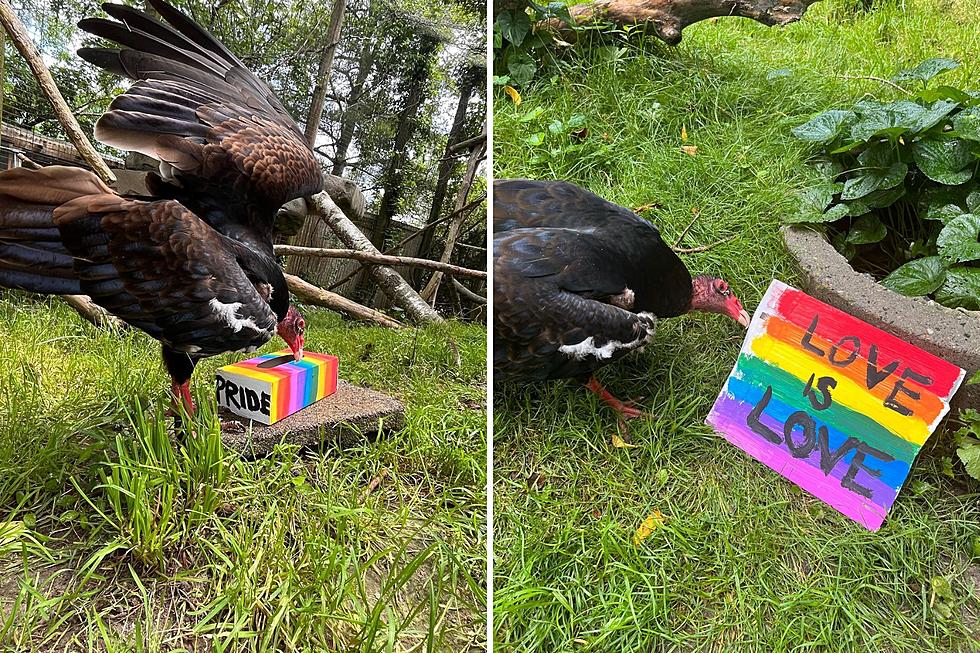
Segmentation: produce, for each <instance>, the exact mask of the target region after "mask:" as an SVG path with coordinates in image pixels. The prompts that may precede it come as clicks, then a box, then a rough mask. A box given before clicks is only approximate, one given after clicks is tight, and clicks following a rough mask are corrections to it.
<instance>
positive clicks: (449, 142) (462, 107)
mask: <svg viewBox="0 0 980 653" xmlns="http://www.w3.org/2000/svg"><path fill="white" fill-rule="evenodd" d="M480 70H484V71H485V70H486V69H485V68H483V69H481V68H478V67H476V66H468V67H467V69H466V72H464V73H463V78H462V80H461V83H460V86H459V102H458V103H457V104H456V115H455V116H454V117H453V125H452V127H450V129H449V138H447V139H446V149H445V151H444V152H443V153H442V160H441V161H440V162H439V177H438V179H437V180H436V189H435V192H434V193H433V195H432V205H431V206H430V207H429V218H428V220H426V222H425V223H426V224H427V225H428V224H431V223H433V222H435V221H436V220H438V219H439V215H440V214H441V213H442V204H443V202H444V201H445V199H446V188H447V187H448V186H449V178H450V177H451V176H452V172H453V168H454V167H456V159H455V158H454V157H453V156H452V155H451V154H450V150H451V149H452V147H453V146H454V145H455V144H456V143H457V141H459V140H460V137H461V136H462V132H463V126H464V125H465V124H466V109H467V106H468V105H469V103H470V98H471V97H472V96H473V91H474V90H475V88H476V82H477V78H478V77H479V73H480ZM434 233H435V229H429V230H428V231H426V232H425V234H424V235H423V236H422V241H421V243H420V244H419V250H418V255H419V256H421V257H423V258H427V257H428V256H429V250H430V249H431V248H432V237H433V235H434Z"/></svg>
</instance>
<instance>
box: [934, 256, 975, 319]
mask: <svg viewBox="0 0 980 653" xmlns="http://www.w3.org/2000/svg"><path fill="white" fill-rule="evenodd" d="M934 296H935V298H936V301H937V302H939V303H940V304H942V305H943V306H948V307H950V308H959V307H962V308H966V309H969V310H971V311H978V310H980V268H970V267H966V266H965V265H959V266H957V267H953V268H949V269H948V270H946V282H945V283H943V285H942V286H941V287H940V288H939V290H937V291H936V294H935V295H934Z"/></svg>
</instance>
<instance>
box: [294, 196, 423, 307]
mask: <svg viewBox="0 0 980 653" xmlns="http://www.w3.org/2000/svg"><path fill="white" fill-rule="evenodd" d="M310 204H311V205H312V207H313V211H312V213H314V214H318V215H319V216H320V217H322V218H323V219H324V220H325V221H326V223H327V225H329V227H330V228H331V229H332V230H333V232H334V233H335V234H337V237H338V238H340V240H341V241H342V242H343V243H344V244H345V245H347V247H350V248H351V249H357V250H360V251H362V252H370V253H372V254H380V252H379V251H378V249H377V248H376V247H375V246H374V245H372V244H371V241H370V240H368V239H367V238H366V237H365V236H364V234H362V233H361V231H360V230H359V229H358V228H357V227H356V226H355V225H354V223H353V222H351V221H350V220H349V219H347V216H345V215H344V212H343V211H341V210H340V208H339V207H338V206H337V205H336V204H335V203H334V201H333V200H332V199H330V196H329V195H327V194H326V193H318V194H316V195H314V196H313V197H311V198H310ZM313 217H315V215H311V216H310V218H313ZM310 218H307V219H310ZM368 272H369V273H370V274H371V276H372V277H374V279H375V281H376V282H377V284H378V287H379V288H381V290H382V292H384V293H385V295H387V296H388V297H390V298H391V300H392V301H393V302H395V304H396V305H398V306H400V307H401V308H402V309H403V310H404V311H405V313H406V314H407V315H408V316H409V318H411V319H412V320H414V321H415V322H442V317H441V316H440V315H439V313H437V312H436V311H435V310H433V309H432V307H431V306H429V305H428V304H426V303H425V302H424V301H423V300H422V298H421V297H419V295H418V293H417V292H415V290H414V289H413V288H412V287H411V286H410V285H408V284H407V283H406V282H405V280H404V279H402V278H401V276H400V275H399V274H398V273H397V272H395V271H394V270H392V269H391V268H390V267H387V266H384V265H372V266H369V267H368Z"/></svg>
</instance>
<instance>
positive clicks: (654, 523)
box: [633, 510, 667, 546]
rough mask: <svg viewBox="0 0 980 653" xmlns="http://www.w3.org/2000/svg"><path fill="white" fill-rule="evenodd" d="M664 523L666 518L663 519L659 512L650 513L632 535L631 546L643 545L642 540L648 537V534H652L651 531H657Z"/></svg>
mask: <svg viewBox="0 0 980 653" xmlns="http://www.w3.org/2000/svg"><path fill="white" fill-rule="evenodd" d="M665 523H667V518H666V517H664V516H663V514H662V513H661V512H660V511H659V510H654V511H653V512H651V513H650V514H649V515H648V516H647V518H646V519H644V520H643V523H642V524H640V527H639V528H637V529H636V532H635V533H633V545H634V546H640V544H642V543H643V540H645V539H647V538H648V537H650V534H651V533H653V531H655V530H657V529H658V528H660V527H661V526H663V525H664V524H665Z"/></svg>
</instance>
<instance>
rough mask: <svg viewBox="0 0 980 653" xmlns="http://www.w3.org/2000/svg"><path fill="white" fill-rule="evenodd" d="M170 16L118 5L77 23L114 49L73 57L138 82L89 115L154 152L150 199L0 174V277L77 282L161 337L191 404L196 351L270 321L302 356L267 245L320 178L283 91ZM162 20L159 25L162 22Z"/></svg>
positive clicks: (124, 143) (109, 137)
mask: <svg viewBox="0 0 980 653" xmlns="http://www.w3.org/2000/svg"><path fill="white" fill-rule="evenodd" d="M149 3H150V5H151V6H152V7H153V8H154V9H155V10H156V11H157V12H158V13H159V15H160V16H161V17H162V18H163V20H164V21H166V23H164V22H162V21H161V20H159V19H157V18H154V17H153V16H150V15H149V14H147V13H145V12H142V11H139V10H137V9H134V8H132V7H127V6H123V5H115V4H106V5H103V8H104V9H105V11H106V13H107V14H108V15H109V16H111V17H112V18H114V19H115V20H106V19H96V18H92V19H86V20H83V21H82V22H81V23H80V24H79V26H80V27H81V28H82V29H84V30H86V31H87V32H90V33H92V34H94V35H96V36H100V37H103V38H105V39H108V40H109V41H113V42H115V43H118V44H119V45H120V46H122V47H121V48H120V49H110V48H82V49H81V50H79V52H78V54H79V55H80V56H81V57H82V58H83V59H85V60H86V61H89V62H91V63H93V64H95V65H97V66H99V67H101V68H104V69H106V70H109V71H111V72H113V73H116V74H118V75H122V76H125V77H128V78H130V79H132V80H134V82H135V83H134V84H133V85H132V86H131V87H130V88H129V90H127V91H126V92H125V93H123V94H122V95H120V96H119V97H117V98H116V99H115V100H113V102H112V104H111V105H110V106H109V110H108V111H107V112H106V113H105V114H104V115H103V116H102V117H101V118H100V119H99V121H98V122H97V124H96V126H95V137H96V139H98V140H100V141H101V142H103V143H106V144H107V145H112V146H113V147H117V148H120V149H123V150H130V151H136V152H141V153H143V154H146V155H148V156H151V157H153V158H155V159H158V160H159V161H160V172H159V174H157V173H155V172H153V173H148V174H147V180H146V185H147V188H148V189H149V192H150V194H151V196H150V197H127V196H121V195H119V194H117V193H116V192H114V191H113V190H112V189H111V188H109V187H108V186H106V185H105V184H103V183H102V182H101V181H100V180H99V179H98V178H97V177H96V176H95V175H94V174H92V173H91V172H88V171H87V170H83V169H80V168H71V167H62V166H51V167H47V168H41V169H39V170H27V169H14V170H10V171H7V172H3V173H0V285H3V286H6V287H8V288H16V289H21V290H27V291H31V292H37V293H46V294H60V295H61V294H84V295H89V296H90V297H91V298H92V300H93V301H94V302H95V303H96V304H98V305H100V306H102V307H103V308H105V309H106V310H108V311H109V312H110V313H112V314H114V315H116V316H118V317H119V318H121V319H122V320H124V321H125V322H126V323H128V324H130V325H132V326H134V327H136V328H138V329H142V330H143V331H145V332H147V333H149V334H150V335H151V336H153V337H154V338H156V339H157V340H159V341H160V342H161V343H162V345H163V360H164V363H165V365H166V368H167V371H168V372H169V374H170V377H171V380H172V384H173V385H172V391H173V393H174V396H175V399H176V400H179V401H182V402H183V403H184V406H185V407H186V409H187V410H188V412H192V411H193V403H192V401H191V396H190V378H191V373H192V372H193V370H194V366H195V365H196V364H197V362H198V361H199V360H200V359H202V358H204V357H207V356H213V355H216V354H220V353H224V352H228V351H253V350H254V349H255V348H257V347H259V346H261V345H263V344H265V343H266V342H268V341H269V340H270V339H271V338H272V337H273V336H274V335H275V334H276V333H278V334H279V335H280V336H281V337H282V338H283V340H285V341H286V344H287V345H289V347H290V349H291V350H292V351H293V355H294V357H296V359H297V360H299V359H300V358H302V355H303V330H304V327H305V323H304V321H303V318H302V317H301V316H300V314H299V312H298V311H297V310H296V309H295V307H293V306H291V305H290V303H289V290H288V288H287V286H286V280H285V277H284V276H283V273H282V270H281V269H280V267H279V265H278V264H277V262H276V259H275V256H274V253H273V243H272V233H273V223H274V220H275V216H276V212H277V210H278V209H279V207H281V206H282V205H283V204H284V203H286V202H288V201H289V200H292V199H295V198H297V197H304V196H309V195H312V194H314V193H317V192H319V191H320V189H321V186H322V176H321V173H320V169H319V167H318V166H317V163H316V160H315V159H314V157H313V153H312V152H311V151H310V148H309V147H308V146H307V145H306V142H305V141H304V139H303V136H302V134H301V133H300V131H299V128H298V127H297V126H296V123H295V122H294V121H293V119H292V118H291V117H290V116H289V114H288V113H287V112H286V110H285V108H283V106H282V104H281V103H280V102H279V100H278V99H277V98H276V96H275V95H274V94H273V93H272V91H271V90H270V89H269V87H268V86H266V85H265V84H264V83H263V82H262V81H261V80H259V79H258V78H257V77H255V75H253V74H252V73H251V72H249V71H248V70H247V69H246V68H245V66H244V64H242V62H241V61H239V60H238V58H237V57H235V55H234V54H232V53H231V52H230V51H229V50H228V49H227V48H226V47H225V46H224V45H222V44H221V43H219V42H218V41H217V40H216V39H215V38H214V37H213V36H212V35H211V34H210V33H208V32H207V30H205V29H204V28H203V27H201V26H200V25H198V24H197V23H195V22H194V21H193V20H191V19H190V18H188V17H187V16H185V15H184V14H182V13H180V12H179V11H177V10H176V9H175V8H173V7H171V6H170V5H169V4H167V3H166V2H164V1H163V0H149ZM168 23H169V24H168Z"/></svg>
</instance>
